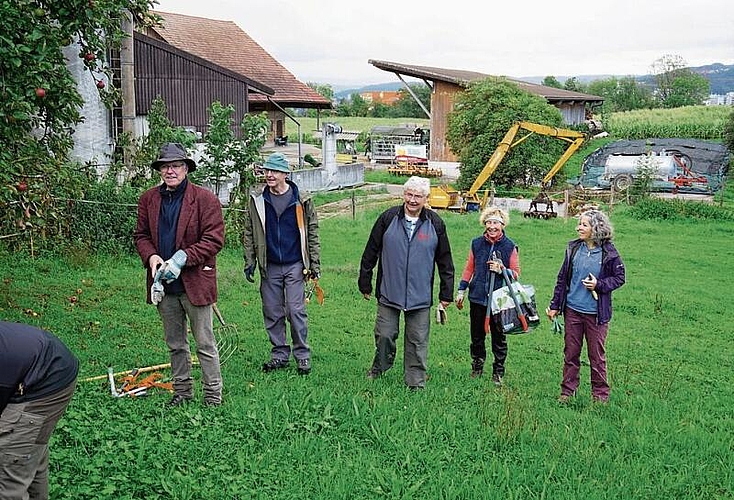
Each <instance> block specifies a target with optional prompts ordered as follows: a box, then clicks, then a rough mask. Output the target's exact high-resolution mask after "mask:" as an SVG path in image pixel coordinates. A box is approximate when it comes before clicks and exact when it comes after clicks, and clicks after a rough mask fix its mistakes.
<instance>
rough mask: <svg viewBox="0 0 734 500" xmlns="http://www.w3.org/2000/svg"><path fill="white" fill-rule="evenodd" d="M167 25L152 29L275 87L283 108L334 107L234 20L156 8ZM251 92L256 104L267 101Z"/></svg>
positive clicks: (275, 98) (179, 45) (178, 44)
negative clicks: (221, 19) (216, 18)
mask: <svg viewBox="0 0 734 500" xmlns="http://www.w3.org/2000/svg"><path fill="white" fill-rule="evenodd" d="M155 14H157V15H159V16H160V17H161V19H162V24H163V26H162V27H161V26H156V27H154V28H152V31H153V32H155V34H156V35H158V37H160V38H161V39H163V40H164V41H165V42H167V43H170V44H171V45H173V46H174V47H177V48H179V49H181V50H183V51H186V52H189V53H191V54H194V55H196V56H199V57H201V58H203V59H206V60H208V61H211V62H213V63H215V64H218V65H219V66H222V67H225V68H227V69H230V70H232V71H234V72H236V73H240V74H241V75H244V76H246V77H248V78H251V79H253V80H255V81H257V82H261V83H263V84H265V85H267V86H268V87H271V88H272V89H274V90H275V95H274V96H273V97H272V100H273V101H275V102H276V103H278V104H279V105H280V106H282V107H293V108H319V109H328V108H331V101H330V100H329V99H327V98H325V97H324V96H322V95H321V94H319V93H318V92H316V91H315V90H313V89H312V88H311V87H309V86H308V85H306V84H305V83H302V82H300V81H299V80H298V79H297V78H296V77H295V76H293V74H292V73H291V72H290V71H288V70H287V69H286V68H284V67H283V66H282V65H281V64H280V63H279V62H278V61H276V60H275V59H274V58H273V56H271V55H270V54H268V53H267V52H266V51H265V49H263V48H262V47H261V46H260V45H258V44H257V42H255V41H254V40H253V39H252V38H250V36H249V35H248V34H247V33H245V32H244V31H242V29H240V27H239V26H237V25H236V24H235V23H234V22H232V21H219V20H214V19H206V18H203V17H194V16H185V15H183V14H173V13H169V12H159V11H156V12H155ZM266 99H267V98H266V97H265V96H263V95H260V94H256V93H251V94H250V101H251V102H252V103H256V102H262V101H265V100H266Z"/></svg>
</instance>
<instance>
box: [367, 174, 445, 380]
mask: <svg viewBox="0 0 734 500" xmlns="http://www.w3.org/2000/svg"><path fill="white" fill-rule="evenodd" d="M429 192H430V181H429V180H428V179H425V178H422V177H415V176H414V177H411V178H410V179H408V181H407V182H406V183H405V185H404V186H403V201H404V203H403V204H402V205H399V206H396V207H392V208H389V209H388V210H386V211H385V212H383V213H382V214H381V215H380V216H379V217H378V219H377V221H376V222H375V224H374V226H373V227H372V231H371V233H370V236H369V239H368V240H367V245H366V246H365V249H364V252H363V254H362V261H361V263H360V268H359V281H358V286H359V291H360V292H361V293H362V295H363V296H364V298H365V300H369V299H370V297H371V294H372V270H373V269H374V267H375V265H377V279H376V283H375V297H376V298H377V318H376V320H375V357H374V360H373V362H372V367H371V368H370V369H369V371H368V372H367V377H368V378H371V379H373V378H377V377H379V376H380V375H382V374H383V373H384V372H386V371H387V370H389V369H390V368H392V366H393V363H394V362H395V353H396V344H395V341H396V340H397V338H398V330H399V323H400V312H401V311H402V312H403V315H404V322H405V339H404V350H403V364H404V366H403V378H404V380H405V385H407V386H408V387H410V388H411V389H413V390H417V389H423V388H424V387H425V385H426V371H427V369H428V334H429V331H430V325H431V321H430V317H431V314H430V309H431V305H432V304H433V278H434V269H435V267H438V276H439V280H440V286H439V292H438V299H439V301H440V302H441V307H443V308H445V307H447V306H448V305H449V304H450V303H451V302H452V300H453V290H454V262H453V258H452V256H451V246H450V245H449V238H448V235H447V234H446V226H445V224H444V222H443V220H442V219H441V217H439V216H438V214H437V213H436V212H434V211H433V210H430V209H428V208H426V207H425V205H426V202H427V201H428V194H429Z"/></svg>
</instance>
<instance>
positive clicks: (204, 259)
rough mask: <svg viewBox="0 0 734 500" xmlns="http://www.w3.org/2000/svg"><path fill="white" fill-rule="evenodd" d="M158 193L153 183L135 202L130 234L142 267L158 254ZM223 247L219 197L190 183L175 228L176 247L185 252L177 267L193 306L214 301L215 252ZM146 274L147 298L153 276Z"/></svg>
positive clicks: (215, 278)
mask: <svg viewBox="0 0 734 500" xmlns="http://www.w3.org/2000/svg"><path fill="white" fill-rule="evenodd" d="M160 210H161V195H160V191H159V188H158V187H157V186H156V187H154V188H151V189H149V190H147V191H146V192H145V193H143V195H142V196H141V197H140V201H138V222H137V226H136V227H135V233H134V234H133V237H134V239H135V247H136V248H137V250H138V254H139V255H140V259H141V260H142V261H143V266H144V267H145V268H146V269H148V261H149V259H150V257H151V256H152V255H154V254H158V255H160V252H159V248H160V246H159V242H158V217H159V216H160ZM222 246H224V219H223V218H222V205H221V203H219V199H218V198H217V197H216V196H215V195H214V193H212V192H211V191H209V190H208V189H204V188H202V187H199V186H197V185H195V184H193V183H191V182H189V183H188V186H187V187H186V192H185V193H184V197H183V202H182V203H181V212H180V214H179V216H178V226H177V228H176V249H177V250H183V251H184V252H186V265H185V266H184V268H183V269H182V270H181V277H180V279H181V281H182V282H183V285H184V288H185V290H186V296H187V297H188V298H189V301H191V303H192V304H194V305H195V306H205V305H209V304H213V303H214V302H216V301H217V254H218V253H219V251H220V250H221V249H222ZM146 275H147V286H146V291H147V292H146V293H147V300H148V302H150V286H151V285H152V284H153V277H152V276H151V275H150V270H148V272H147V273H146Z"/></svg>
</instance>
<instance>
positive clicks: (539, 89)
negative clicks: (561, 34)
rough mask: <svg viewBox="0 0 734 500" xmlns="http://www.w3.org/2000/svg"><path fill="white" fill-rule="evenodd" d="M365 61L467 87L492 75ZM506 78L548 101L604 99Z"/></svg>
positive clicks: (382, 67)
mask: <svg viewBox="0 0 734 500" xmlns="http://www.w3.org/2000/svg"><path fill="white" fill-rule="evenodd" d="M367 62H369V63H370V64H371V65H373V66H374V67H376V68H378V69H381V70H384V71H389V72H391V73H397V74H401V75H406V76H412V77H414V78H421V79H424V80H432V81H434V80H438V81H442V82H448V83H453V84H455V85H459V86H461V87H468V86H469V84H470V83H471V82H474V81H476V80H483V79H485V78H489V77H491V76H493V75H487V74H485V73H478V72H476V71H465V70H460V69H448V68H434V67H431V66H415V65H411V64H402V63H396V62H390V61H379V60H376V59H370V60H369V61H367ZM507 80H509V81H511V82H514V83H515V84H517V85H518V86H519V87H520V88H521V89H523V90H525V91H526V92H530V93H531V94H535V95H539V96H541V97H545V98H546V99H547V100H548V101H549V102H557V101H586V102H598V103H599V104H601V103H602V102H603V101H604V98H603V97H599V96H596V95H591V94H583V93H581V92H572V91H570V90H564V89H557V88H553V87H546V86H545V85H537V84H535V83H528V82H523V81H521V80H515V79H514V78H507Z"/></svg>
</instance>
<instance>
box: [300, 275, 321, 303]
mask: <svg viewBox="0 0 734 500" xmlns="http://www.w3.org/2000/svg"><path fill="white" fill-rule="evenodd" d="M314 294H316V302H318V303H319V305H320V306H323V305H324V289H323V288H321V285H319V280H315V279H309V280H308V283H307V284H306V291H305V294H304V295H305V301H306V304H308V303H309V302H311V297H312V296H313V295H314Z"/></svg>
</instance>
